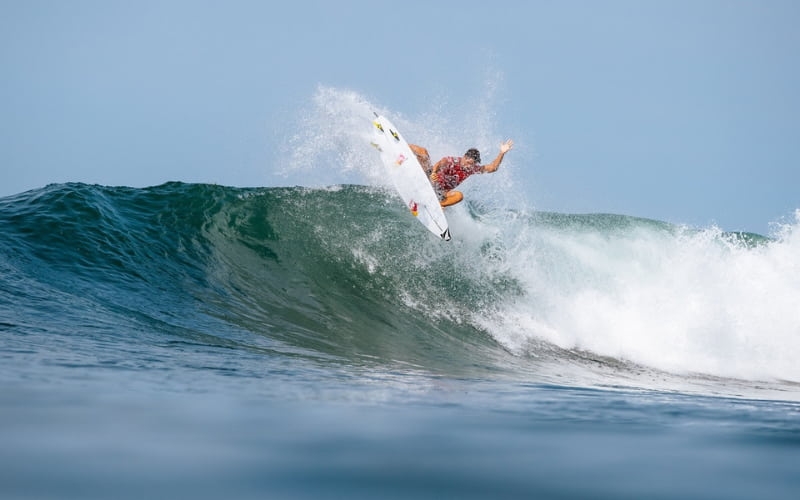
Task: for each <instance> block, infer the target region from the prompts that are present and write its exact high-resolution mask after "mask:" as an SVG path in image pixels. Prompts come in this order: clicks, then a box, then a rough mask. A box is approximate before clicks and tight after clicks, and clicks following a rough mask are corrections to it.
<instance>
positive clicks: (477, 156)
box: [464, 148, 481, 163]
mask: <svg viewBox="0 0 800 500" xmlns="http://www.w3.org/2000/svg"><path fill="white" fill-rule="evenodd" d="M464 158H472V159H473V160H475V163H480V162H481V152H480V151H478V150H477V149H475V148H469V149H468V150H467V152H466V153H464Z"/></svg>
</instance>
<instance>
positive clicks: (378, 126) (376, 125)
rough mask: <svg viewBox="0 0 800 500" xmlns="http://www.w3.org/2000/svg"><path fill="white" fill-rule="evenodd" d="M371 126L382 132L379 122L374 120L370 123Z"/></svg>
mask: <svg viewBox="0 0 800 500" xmlns="http://www.w3.org/2000/svg"><path fill="white" fill-rule="evenodd" d="M372 124H373V125H375V127H376V128H377V129H378V130H380V131H381V132H383V125H381V122H379V121H377V120H375V121H374V122H372Z"/></svg>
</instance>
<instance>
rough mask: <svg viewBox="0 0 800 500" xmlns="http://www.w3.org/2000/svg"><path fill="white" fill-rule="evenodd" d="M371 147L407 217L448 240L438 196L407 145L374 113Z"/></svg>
mask: <svg viewBox="0 0 800 500" xmlns="http://www.w3.org/2000/svg"><path fill="white" fill-rule="evenodd" d="M372 124H373V130H374V136H373V139H372V145H373V146H374V147H375V149H377V150H378V151H379V152H380V154H381V160H382V161H383V164H384V165H385V166H386V170H387V171H388V174H389V177H390V178H391V179H392V183H393V184H394V187H395V189H397V192H398V193H399V194H400V197H401V198H403V201H404V202H405V204H406V206H407V207H408V209H409V210H410V211H411V214H412V215H414V217H416V218H417V220H418V221H420V222H421V223H422V225H424V226H425V227H427V228H428V230H429V231H430V232H432V233H433V234H435V235H436V236H439V237H440V238H442V239H443V240H445V241H450V229H449V227H448V224H447V218H445V216H444V210H442V207H441V205H439V197H438V196H436V192H435V191H434V190H433V186H431V183H430V181H429V180H428V177H427V176H426V175H425V172H424V171H423V170H422V166H420V164H419V160H417V157H416V155H415V154H414V152H413V151H411V148H410V147H409V146H408V143H407V142H406V141H405V139H403V136H402V135H400V132H398V131H397V127H395V126H394V125H392V122H390V121H389V120H388V119H387V118H386V117H385V116H381V115H378V114H377V113H376V114H375V121H373V122H372Z"/></svg>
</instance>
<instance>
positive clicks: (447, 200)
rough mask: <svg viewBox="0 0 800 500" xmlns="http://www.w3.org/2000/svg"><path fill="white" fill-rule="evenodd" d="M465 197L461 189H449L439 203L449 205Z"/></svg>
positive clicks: (444, 205)
mask: <svg viewBox="0 0 800 500" xmlns="http://www.w3.org/2000/svg"><path fill="white" fill-rule="evenodd" d="M463 199H464V195H463V194H462V193H461V191H448V192H446V193H445V194H444V198H442V199H441V200H440V201H439V205H441V206H443V207H449V206H450V205H455V204H456V203H459V202H460V201H461V200H463Z"/></svg>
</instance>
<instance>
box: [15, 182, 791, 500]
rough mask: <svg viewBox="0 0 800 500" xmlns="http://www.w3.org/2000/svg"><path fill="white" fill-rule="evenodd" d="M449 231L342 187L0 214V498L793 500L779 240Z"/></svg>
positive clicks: (604, 228)
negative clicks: (439, 235)
mask: <svg viewBox="0 0 800 500" xmlns="http://www.w3.org/2000/svg"><path fill="white" fill-rule="evenodd" d="M362 212H363V214H364V215H363V216H360V215H359V214H360V213H362ZM448 217H449V218H450V222H451V232H452V234H453V241H452V242H449V243H445V242H442V241H439V240H438V239H436V238H435V237H433V236H431V235H429V234H428V233H427V232H425V231H424V229H423V228H422V227H421V226H419V225H418V224H417V223H416V221H414V220H413V218H411V217H410V216H409V215H408V213H407V210H405V209H404V207H403V206H402V204H399V203H398V202H397V200H396V199H395V198H394V197H393V196H392V195H391V194H390V193H388V192H385V191H383V190H380V189H377V188H371V187H364V186H350V185H348V186H335V187H331V188H328V189H305V188H268V189H242V188H230V187H223V186H211V185H196V184H182V183H168V184H164V185H161V186H155V187H151V188H146V189H133V188H119V187H104V186H91V185H84V184H65V185H51V186H47V187H45V188H42V189H39V190H34V191H30V192H26V193H21V194H19V195H15V196H10V197H6V198H3V199H0V386H2V388H3V390H2V391H0V443H2V446H0V496H2V497H3V498H108V497H112V496H113V497H120V498H126V497H128V498H141V497H153V498H175V497H187V496H192V497H197V498H219V497H222V496H226V497H235V498H251V497H252V498H320V497H334V498H376V497H379V498H442V497H463V498H487V497H490V498H530V497H541V498H587V497H590V498H642V497H649V498H686V497H689V498H754V497H757V498H795V497H796V496H797V493H798V491H800V475H798V474H797V464H798V463H800V403H798V400H800V365H798V363H797V361H796V360H797V359H798V354H800V316H798V314H799V313H798V310H800V308H798V307H797V304H800V279H799V278H798V275H800V273H797V272H796V271H797V270H798V266H800V262H799V261H800V259H798V255H800V253H799V252H800V241H798V236H797V235H798V233H797V230H796V227H797V224H796V223H794V224H792V223H789V224H787V225H786V226H784V227H782V228H779V230H778V231H776V234H774V235H770V236H769V237H764V236H760V235H753V234H741V233H726V232H722V231H719V230H717V229H715V228H708V229H692V228H684V227H678V226H674V225H671V224H667V223H663V222H658V221H652V220H646V219H640V218H635V217H628V216H621V215H609V214H605V215H604V214H587V215H568V214H553V213H543V212H533V213H525V212H521V211H511V210H500V209H495V208H492V207H488V206H484V205H481V204H480V203H473V202H470V203H465V204H462V205H461V206H458V207H454V209H452V210H449V211H448Z"/></svg>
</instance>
